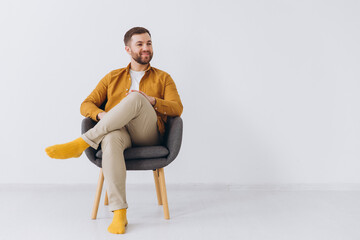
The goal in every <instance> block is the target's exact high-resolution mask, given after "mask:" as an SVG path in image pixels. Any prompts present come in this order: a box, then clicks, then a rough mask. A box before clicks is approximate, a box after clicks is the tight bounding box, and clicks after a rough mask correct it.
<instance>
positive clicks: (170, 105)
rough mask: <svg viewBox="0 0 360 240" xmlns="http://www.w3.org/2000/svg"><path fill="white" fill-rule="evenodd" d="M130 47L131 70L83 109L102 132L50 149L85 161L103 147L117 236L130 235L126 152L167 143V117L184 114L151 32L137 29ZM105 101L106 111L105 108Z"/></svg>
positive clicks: (100, 88) (103, 84)
mask: <svg viewBox="0 0 360 240" xmlns="http://www.w3.org/2000/svg"><path fill="white" fill-rule="evenodd" d="M124 43H125V50H126V52H127V53H128V54H129V55H130V56H131V62H130V64H129V65H128V66H127V67H126V68H120V69H117V70H114V71H111V72H110V73H108V74H107V75H106V76H105V77H104V78H103V79H102V80H101V81H100V82H99V84H98V85H97V86H96V88H95V89H94V90H93V91H92V93H91V94H90V95H89V96H88V97H87V98H86V99H85V100H84V102H83V103H82V104H81V107H80V111H81V114H82V115H84V116H85V117H90V118H92V119H93V120H95V121H98V123H97V124H96V126H95V127H94V128H92V129H90V130H89V131H87V132H86V133H85V134H83V135H81V137H79V138H77V139H75V140H74V141H71V142H69V143H65V144H57V145H54V146H51V147H48V148H46V149H45V151H46V153H47V154H48V155H49V156H50V157H52V158H57V159H66V158H72V157H80V156H81V154H82V152H83V151H84V150H85V149H86V148H88V147H92V148H94V149H97V148H98V146H99V144H101V148H102V151H103V157H102V159H103V161H102V168H103V172H104V177H105V179H106V180H107V192H108V198H109V210H110V211H113V212H114V216H113V221H112V223H111V224H110V226H109V228H108V231H109V232H111V233H117V234H119V233H125V227H126V225H127V218H126V209H127V208H128V205H127V202H126V195H125V180H126V166H125V161H124V155H123V152H124V150H125V149H126V148H129V147H131V146H132V145H137V146H144V145H156V144H159V143H161V141H162V136H163V134H164V131H165V123H166V119H167V116H180V115H181V113H182V110H183V106H182V103H181V100H180V97H179V94H178V92H177V89H176V86H175V83H174V81H173V80H172V78H171V77H170V75H169V74H167V73H166V72H164V71H161V70H159V69H156V68H154V67H151V66H150V61H151V59H152V56H153V48H152V42H151V35H150V32H149V31H148V30H147V29H145V28H142V27H135V28H132V29H130V30H129V31H128V32H127V33H126V34H125V36H124ZM105 101H107V102H106V105H105V111H104V110H102V109H100V108H99V107H100V106H101V104H102V103H104V102H105Z"/></svg>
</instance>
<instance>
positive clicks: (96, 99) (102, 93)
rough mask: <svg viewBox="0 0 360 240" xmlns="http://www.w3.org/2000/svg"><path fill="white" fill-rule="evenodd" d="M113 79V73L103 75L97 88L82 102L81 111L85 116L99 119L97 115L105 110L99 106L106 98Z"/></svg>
mask: <svg viewBox="0 0 360 240" xmlns="http://www.w3.org/2000/svg"><path fill="white" fill-rule="evenodd" d="M110 80H111V73H108V74H107V75H106V76H105V77H103V78H102V79H101V80H100V82H99V83H98V85H97V86H96V88H95V89H94V90H93V91H92V92H91V93H90V95H89V96H88V97H87V98H86V99H85V100H84V101H83V102H82V103H81V106H80V113H81V115H83V116H85V117H90V118H91V119H93V120H94V121H98V120H97V119H96V116H97V115H98V114H99V113H101V112H104V110H102V109H100V108H99V107H100V106H101V104H102V103H103V102H104V101H105V100H106V97H107V89H108V86H109V83H110Z"/></svg>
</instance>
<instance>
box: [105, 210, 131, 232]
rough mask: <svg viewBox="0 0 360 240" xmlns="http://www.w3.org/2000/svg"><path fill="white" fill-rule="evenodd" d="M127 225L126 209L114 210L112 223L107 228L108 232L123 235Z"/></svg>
mask: <svg viewBox="0 0 360 240" xmlns="http://www.w3.org/2000/svg"><path fill="white" fill-rule="evenodd" d="M127 224H128V221H127V219H126V208H123V209H119V210H115V211H114V217H113V221H112V223H111V224H110V226H109V227H108V231H109V232H111V233H115V234H124V233H125V227H126V225H127Z"/></svg>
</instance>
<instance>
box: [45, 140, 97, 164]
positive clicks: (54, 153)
mask: <svg viewBox="0 0 360 240" xmlns="http://www.w3.org/2000/svg"><path fill="white" fill-rule="evenodd" d="M88 147H90V145H89V144H87V142H85V141H84V139H82V138H81V137H79V138H77V139H75V140H74V141H72V142H68V143H64V144H57V145H54V146H51V147H47V148H46V149H45V151H46V153H47V155H49V157H51V158H57V159H66V158H72V157H80V156H81V154H82V153H83V151H84V150H85V149H87V148H88Z"/></svg>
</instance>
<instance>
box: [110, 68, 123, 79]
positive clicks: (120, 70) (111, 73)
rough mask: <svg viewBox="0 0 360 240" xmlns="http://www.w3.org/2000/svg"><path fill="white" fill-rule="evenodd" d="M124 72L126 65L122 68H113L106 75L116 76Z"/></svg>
mask: <svg viewBox="0 0 360 240" xmlns="http://www.w3.org/2000/svg"><path fill="white" fill-rule="evenodd" d="M124 73H126V67H123V68H119V69H115V70H111V71H110V72H109V73H108V75H110V76H111V78H116V77H118V76H120V75H122V74H124Z"/></svg>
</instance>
